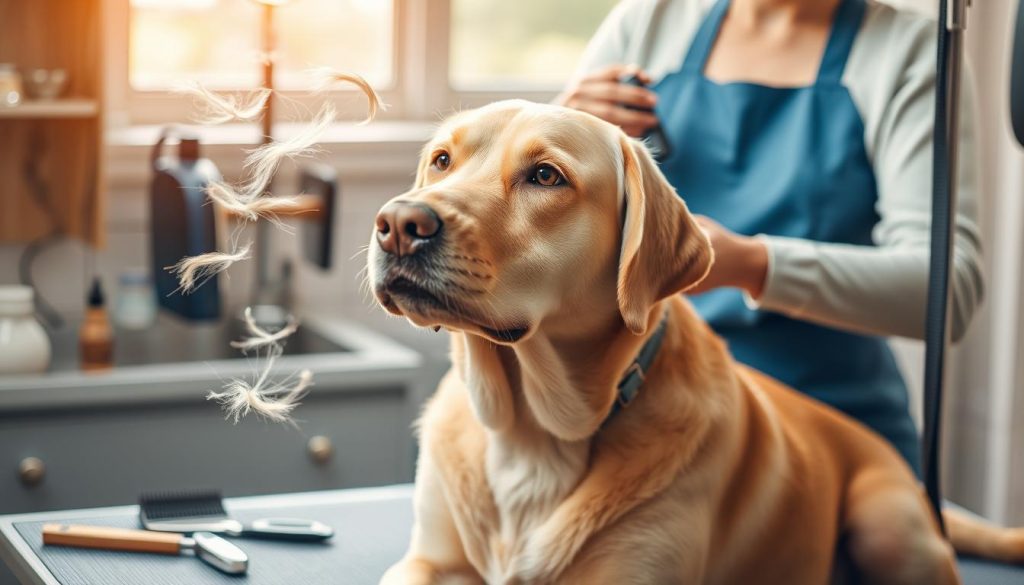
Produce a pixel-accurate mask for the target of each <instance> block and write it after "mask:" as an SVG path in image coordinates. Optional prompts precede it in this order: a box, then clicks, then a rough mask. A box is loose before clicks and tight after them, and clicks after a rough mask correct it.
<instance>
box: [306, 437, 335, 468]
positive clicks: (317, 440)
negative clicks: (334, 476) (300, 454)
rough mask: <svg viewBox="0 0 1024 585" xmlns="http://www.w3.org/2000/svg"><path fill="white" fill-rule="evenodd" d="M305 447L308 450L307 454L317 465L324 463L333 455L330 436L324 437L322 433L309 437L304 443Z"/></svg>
mask: <svg viewBox="0 0 1024 585" xmlns="http://www.w3.org/2000/svg"><path fill="white" fill-rule="evenodd" d="M306 449H307V450H308V451H309V456H310V457H311V458H312V459H313V461H315V462H316V464H317V465H325V464H326V463H327V462H328V461H330V460H331V457H332V456H333V455H334V445H333V444H331V439H330V437H325V436H323V435H317V436H315V437H313V438H311V439H310V440H309V443H307V444H306Z"/></svg>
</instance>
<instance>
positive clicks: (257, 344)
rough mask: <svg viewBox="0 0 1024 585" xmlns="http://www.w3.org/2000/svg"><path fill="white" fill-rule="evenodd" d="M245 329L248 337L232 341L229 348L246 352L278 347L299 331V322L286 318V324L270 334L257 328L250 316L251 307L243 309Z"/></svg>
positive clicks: (257, 325) (254, 320)
mask: <svg viewBox="0 0 1024 585" xmlns="http://www.w3.org/2000/svg"><path fill="white" fill-rule="evenodd" d="M244 318H245V328H246V330H247V331H248V332H249V337H246V338H245V339H242V340H239V341H232V342H231V347H234V348H237V349H240V350H242V351H248V350H250V349H258V348H261V347H266V346H279V345H280V344H281V342H282V341H284V340H285V339H287V338H288V337H289V336H290V335H291V334H293V333H295V332H296V331H297V330H298V329H299V322H298V320H296V319H295V318H293V317H289V318H288V323H287V324H286V325H285V326H284V327H282V328H281V330H280V331H275V332H274V333H271V332H269V331H267V330H266V329H264V328H262V327H260V326H259V324H258V323H256V319H254V318H253V316H252V307H246V308H245V316H244Z"/></svg>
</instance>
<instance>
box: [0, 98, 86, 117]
mask: <svg viewBox="0 0 1024 585" xmlns="http://www.w3.org/2000/svg"><path fill="white" fill-rule="evenodd" d="M99 111H100V107H99V104H98V103H97V101H96V100H93V99H83V98H66V99H57V100H27V101H23V102H21V103H20V104H18V105H16V106H7V107H0V119H17V120H36V119H58V118H92V117H94V116H96V115H98V114H99Z"/></svg>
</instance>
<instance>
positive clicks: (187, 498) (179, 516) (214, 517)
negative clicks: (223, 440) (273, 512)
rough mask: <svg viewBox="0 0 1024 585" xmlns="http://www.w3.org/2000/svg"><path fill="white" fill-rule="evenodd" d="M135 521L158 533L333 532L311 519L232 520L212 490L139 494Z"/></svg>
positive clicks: (288, 535)
mask: <svg viewBox="0 0 1024 585" xmlns="http://www.w3.org/2000/svg"><path fill="white" fill-rule="evenodd" d="M139 520H140V522H141V523H142V525H143V526H144V527H145V528H146V529H148V530H159V531H162V532H182V533H192V532H219V533H222V534H227V535H229V536H243V537H250V538H268V539H276V540H299V541H320V540H325V539H328V538H330V537H331V536H333V535H334V529H332V528H331V527H330V526H327V525H326V524H323V523H321V522H316V521H314V520H303V519H298V518H266V519H261V520H254V521H253V522H251V523H249V524H243V523H241V522H239V521H237V520H232V519H231V517H230V516H228V513H227V510H225V509H224V501H223V500H222V499H221V495H220V492H219V491H216V490H187V491H175V492H170V491H168V492H152V493H147V494H143V495H142V496H140V497H139Z"/></svg>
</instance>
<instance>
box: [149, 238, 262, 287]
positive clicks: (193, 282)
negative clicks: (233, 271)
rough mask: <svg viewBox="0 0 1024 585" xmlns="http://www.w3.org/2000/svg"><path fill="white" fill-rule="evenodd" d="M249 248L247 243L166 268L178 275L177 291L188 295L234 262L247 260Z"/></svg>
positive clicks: (195, 257) (192, 258)
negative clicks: (231, 250)
mask: <svg viewBox="0 0 1024 585" xmlns="http://www.w3.org/2000/svg"><path fill="white" fill-rule="evenodd" d="M251 248H252V242H249V243H247V244H245V245H243V246H241V247H239V248H237V249H236V250H235V251H233V252H208V253H206V254H200V255H198V256H188V257H185V258H182V259H181V260H179V261H178V263H177V264H175V265H174V266H168V267H167V268H168V270H171V271H172V272H174V273H175V274H177V275H178V285H179V286H178V290H180V291H181V292H182V293H184V294H188V293H190V292H192V291H194V290H195V289H197V288H199V287H200V286H202V285H203V283H204V282H206V281H207V280H209V279H210V278H212V277H213V276H214V275H216V274H218V273H220V272H222V271H224V270H227V269H228V267H229V266H231V265H232V264H234V263H235V262H238V261H239V260H245V259H246V258H248V257H249V250H250V249H251Z"/></svg>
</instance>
